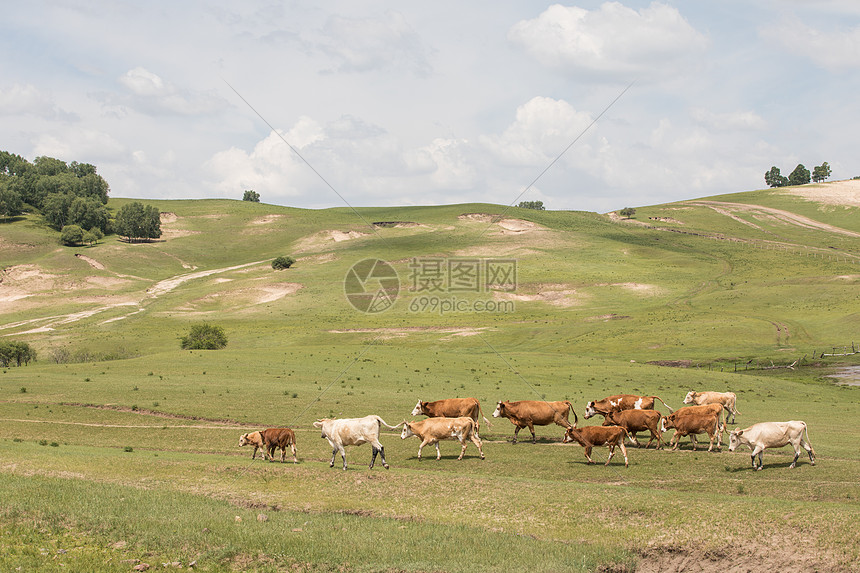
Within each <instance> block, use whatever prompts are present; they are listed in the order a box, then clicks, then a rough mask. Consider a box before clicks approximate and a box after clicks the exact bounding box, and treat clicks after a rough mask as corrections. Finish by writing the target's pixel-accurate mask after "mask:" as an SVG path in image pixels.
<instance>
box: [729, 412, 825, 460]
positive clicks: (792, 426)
mask: <svg viewBox="0 0 860 573" xmlns="http://www.w3.org/2000/svg"><path fill="white" fill-rule="evenodd" d="M804 434H806V439H804V437H803V436H804ZM741 444H744V445H747V446H749V447H750V449H751V450H752V465H753V468H755V469H756V470H760V469H762V468H763V467H764V464H762V460H761V454H762V452H763V451H764V450H765V449H767V448H781V447H783V446H785V445H787V444H791V445H792V446H793V447H794V461H792V462H791V465H790V466H788V467H790V468H793V467H794V466H795V465H797V458H799V457H800V448H801V446H802V447H803V449H805V450H806V453H807V454H809V463H810V464H811V465H813V466H814V465H815V450H813V449H812V444H810V443H809V430H808V429H807V428H806V422H802V421H799V420H798V421H791V422H761V423H759V424H753V425H752V426H750V427H749V428H744V429H743V430H741V429H739V428H735V429H734V430H733V431H732V433H731V434H729V451H730V452H733V451H735V449H736V448H737V447H738V446H739V445H741ZM756 454H758V466H756V464H755V457H756Z"/></svg>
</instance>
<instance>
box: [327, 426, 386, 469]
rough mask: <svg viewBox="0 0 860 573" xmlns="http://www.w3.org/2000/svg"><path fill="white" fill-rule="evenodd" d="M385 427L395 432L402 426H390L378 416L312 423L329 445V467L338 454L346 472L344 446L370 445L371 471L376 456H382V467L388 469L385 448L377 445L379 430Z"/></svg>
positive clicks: (379, 444)
mask: <svg viewBox="0 0 860 573" xmlns="http://www.w3.org/2000/svg"><path fill="white" fill-rule="evenodd" d="M383 424H384V425H385V426H386V427H388V428H391V429H392V430H396V429H397V428H399V427H400V426H402V425H403V424H397V425H396V426H391V425H389V424H388V423H386V422H385V420H383V419H382V418H380V417H379V416H373V415H371V416H365V417H364V418H341V419H338V420H332V419H329V418H323V419H321V420H317V421H316V422H314V427H315V428H319V429H320V430H321V431H322V437H323V438H325V439H326V440H328V443H329V444H330V445H331V448H332V451H331V463H330V464H329V467H330V468H331V467H334V459H335V457H336V456H337V454H338V452H340V457H341V458H342V459H343V469H344V470H346V450H345V449H344V448H345V447H346V446H360V445H362V444H366V443H368V442H369V443H370V446H371V448H373V456H372V457H371V458H370V468H371V469H373V464H374V463H375V462H376V454H380V455H381V456H382V467H384V468H385V469H388V463H387V462H386V461H385V448H383V447H382V444H381V443H379V429H380V427H381V426H382V425H383Z"/></svg>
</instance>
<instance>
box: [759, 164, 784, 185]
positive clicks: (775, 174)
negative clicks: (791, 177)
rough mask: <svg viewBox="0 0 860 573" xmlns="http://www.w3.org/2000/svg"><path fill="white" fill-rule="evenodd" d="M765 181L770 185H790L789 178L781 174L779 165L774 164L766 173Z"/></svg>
mask: <svg viewBox="0 0 860 573" xmlns="http://www.w3.org/2000/svg"><path fill="white" fill-rule="evenodd" d="M764 182H765V183H767V186H768V187H785V186H786V185H788V178H787V177H784V176H782V175H780V174H779V167H777V166H775V165H774V166H773V167H771V168H770V171H768V172H766V173H765V174H764Z"/></svg>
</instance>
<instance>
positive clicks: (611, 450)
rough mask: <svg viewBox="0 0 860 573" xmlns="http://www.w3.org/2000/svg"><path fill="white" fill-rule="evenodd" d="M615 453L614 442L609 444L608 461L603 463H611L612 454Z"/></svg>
mask: <svg viewBox="0 0 860 573" xmlns="http://www.w3.org/2000/svg"><path fill="white" fill-rule="evenodd" d="M614 455H615V446H614V445H613V444H609V457H608V458H606V463H605V464H603V465H605V466H608V465H609V462H610V461H612V456H614Z"/></svg>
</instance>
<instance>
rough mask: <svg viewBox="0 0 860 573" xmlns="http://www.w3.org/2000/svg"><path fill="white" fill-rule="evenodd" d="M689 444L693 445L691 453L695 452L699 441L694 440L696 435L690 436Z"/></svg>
mask: <svg viewBox="0 0 860 573" xmlns="http://www.w3.org/2000/svg"><path fill="white" fill-rule="evenodd" d="M690 443H691V444H693V451H694V452H695V451H696V448H697V447H699V440H698V439H697V438H696V434H690Z"/></svg>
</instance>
